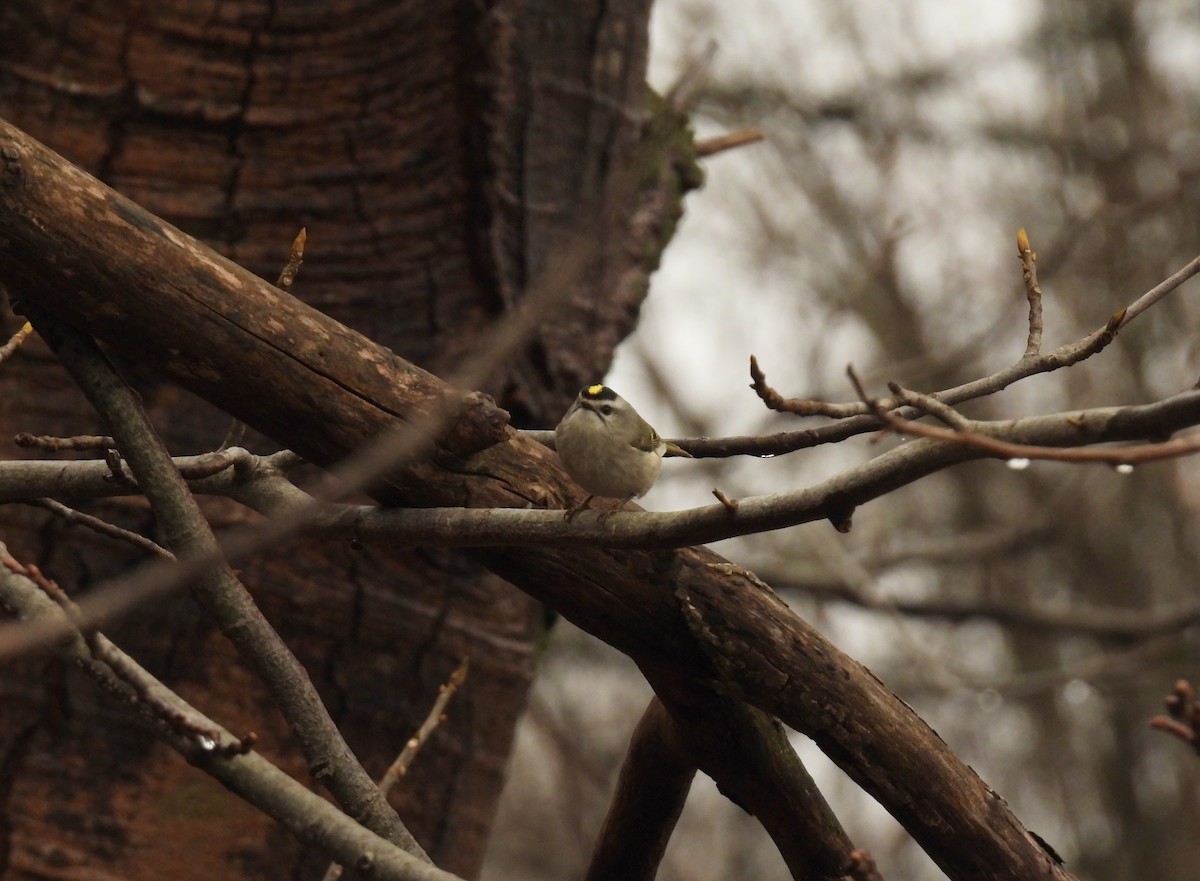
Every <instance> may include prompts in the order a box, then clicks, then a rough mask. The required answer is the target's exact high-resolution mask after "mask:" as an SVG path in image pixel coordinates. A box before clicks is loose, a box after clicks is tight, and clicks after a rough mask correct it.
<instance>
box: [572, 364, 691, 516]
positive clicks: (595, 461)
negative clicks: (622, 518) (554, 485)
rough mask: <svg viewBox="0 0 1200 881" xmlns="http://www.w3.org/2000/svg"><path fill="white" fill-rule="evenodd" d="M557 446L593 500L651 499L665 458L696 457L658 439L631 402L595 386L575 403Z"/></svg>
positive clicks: (579, 482)
mask: <svg viewBox="0 0 1200 881" xmlns="http://www.w3.org/2000/svg"><path fill="white" fill-rule="evenodd" d="M554 447H555V449H556V450H558V457H559V458H560V459H562V463H563V467H565V468H566V469H567V473H568V474H570V475H571V477H573V478H574V479H575V482H576V483H578V484H579V485H580V486H582V487H583V488H584V489H586V490H587V491H588V492H589V493H591V495H589V496H588V497H587V498H586V499H584V500H583V502H582V504H580V505H579V506H578V507H577V508H575V509H574V510H581V509H582V508H584V507H586V506H587V503H588V502H589V501H591V499H592V496H604V497H605V498H610V499H620V500H621V504H624V503H625V502H628V501H629V500H630V499H632V498H634V497H636V496H641V495H645V494H646V492H647V491H648V490H649V489H650V487H652V486H654V481H656V480H658V472H659V471H660V470H661V469H662V459H663V456H665V455H672V456H686V457H687V458H689V459H690V458H692V455H691V453H689V452H688V451H687V450H684V449H681V448H679V447H677V446H676V445H675V444H672V443H668V442H667V441H665V440H663V439H662V438H660V437H659V436H658V432H657V431H655V430H654V429H653V428H651V427H650V424H649V423H648V422H646V420H645V419H643V418H642V417H641V416H639V415H638V412H637V410H635V409H633V407H631V406H629V402H628V401H626V400H625V399H624V398H622V397H621V396H620V395H618V394H617V393H616V392H614V391H613V390H612V389H610V388H609V387H608V386H606V385H589V386H588V387H587V388H585V389H584V390H583V391H581V392H580V393H579V396H578V397H577V398H575V403H574V404H572V405H571V408H570V409H569V410H567V414H566V415H565V416H563V418H562V421H561V422H559V423H558V427H557V428H556V429H554Z"/></svg>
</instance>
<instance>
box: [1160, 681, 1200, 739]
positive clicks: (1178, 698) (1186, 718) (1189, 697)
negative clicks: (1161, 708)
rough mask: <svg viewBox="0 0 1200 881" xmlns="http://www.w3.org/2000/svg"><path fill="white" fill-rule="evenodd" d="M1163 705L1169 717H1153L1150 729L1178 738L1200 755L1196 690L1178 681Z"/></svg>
mask: <svg viewBox="0 0 1200 881" xmlns="http://www.w3.org/2000/svg"><path fill="white" fill-rule="evenodd" d="M1164 703H1165V704H1166V707H1167V713H1168V714H1169V715H1167V716H1155V717H1154V718H1153V719H1151V720H1150V727H1151V728H1156V729H1158V730H1159V731H1165V732H1167V733H1168V734H1172V735H1174V736H1175V737H1178V738H1179V739H1180V740H1182V741H1183V742H1184V743H1186V744H1187V745H1188V746H1190V747H1191V748H1192V749H1193V750H1195V751H1196V753H1197V754H1198V755H1200V701H1197V700H1196V689H1195V688H1193V687H1192V684H1191V683H1190V682H1188V681H1187V680H1186V679H1180V680H1178V681H1176V683H1175V687H1174V688H1173V689H1172V690H1171V693H1170V694H1169V695H1168V696H1167V698H1166V700H1165V701H1164Z"/></svg>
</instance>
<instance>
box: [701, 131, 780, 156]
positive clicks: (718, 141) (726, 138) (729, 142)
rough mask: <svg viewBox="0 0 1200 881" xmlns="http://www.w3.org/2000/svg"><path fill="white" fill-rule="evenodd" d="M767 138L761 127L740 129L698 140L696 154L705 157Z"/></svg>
mask: <svg viewBox="0 0 1200 881" xmlns="http://www.w3.org/2000/svg"><path fill="white" fill-rule="evenodd" d="M765 138H766V135H765V134H763V132H762V130H761V129H756V128H745V129H740V130H739V131H735V132H729V133H727V134H724V135H717V136H716V137H713V138H705V139H704V140H702V141H697V142H696V155H697V156H699V157H700V158H701V159H703V158H705V157H707V156H715V155H716V154H718V153H723V152H725V151H726V150H735V149H737V148H738V147H744V146H746V145H747V144H757V143H758V142H759V141H761V140H763V139H765Z"/></svg>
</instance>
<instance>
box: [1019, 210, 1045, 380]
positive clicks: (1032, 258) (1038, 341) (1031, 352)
mask: <svg viewBox="0 0 1200 881" xmlns="http://www.w3.org/2000/svg"><path fill="white" fill-rule="evenodd" d="M1017 256H1018V257H1019V258H1020V260H1021V278H1022V280H1023V281H1024V282H1025V297H1026V299H1028V300H1029V338H1028V340H1027V341H1026V343H1025V356H1024V357H1025V358H1034V357H1036V356H1037V355H1038V353H1039V352H1041V350H1042V288H1041V286H1040V285H1038V278H1037V254H1035V253H1034V252H1033V249H1032V248H1031V247H1030V246H1029V236H1028V235H1026V233H1025V229H1024V227H1022V228H1021V229H1019V230H1017Z"/></svg>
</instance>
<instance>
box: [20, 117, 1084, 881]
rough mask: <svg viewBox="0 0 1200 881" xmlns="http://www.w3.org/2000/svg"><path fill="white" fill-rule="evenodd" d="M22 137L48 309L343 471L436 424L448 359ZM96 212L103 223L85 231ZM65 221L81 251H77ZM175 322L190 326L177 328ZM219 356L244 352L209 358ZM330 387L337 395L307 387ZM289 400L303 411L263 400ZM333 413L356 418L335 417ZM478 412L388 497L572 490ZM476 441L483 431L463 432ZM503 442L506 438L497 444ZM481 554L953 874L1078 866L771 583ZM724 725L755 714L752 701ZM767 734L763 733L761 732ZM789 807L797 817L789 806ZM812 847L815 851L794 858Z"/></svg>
mask: <svg viewBox="0 0 1200 881" xmlns="http://www.w3.org/2000/svg"><path fill="white" fill-rule="evenodd" d="M0 150H10V151H12V152H13V153H14V155H15V157H16V158H15V159H13V160H12V161H13V162H14V163H15V164H16V165H18V166H19V167H20V170H19V173H18V175H17V176H18V177H19V178H20V181H19V182H18V185H16V186H13V187H10V188H9V189H7V190H5V189H3V188H0V193H4V195H3V196H2V197H0V241H3V242H4V243H5V244H4V250H3V251H0V257H4V258H8V259H7V263H6V265H7V268H6V270H5V272H6V279H5V280H6V281H8V282H10V283H12V284H14V285H15V286H16V287H18V288H19V289H20V290H21V291H22V292H23V296H25V297H26V298H28V300H29V301H31V302H36V303H37V304H38V307H39V308H41V309H44V310H47V311H49V312H52V313H53V314H54V315H55V316H57V317H58V318H60V319H61V320H64V321H68V322H71V323H73V324H75V325H76V326H78V327H86V328H87V329H88V330H89V331H90V332H91V333H94V334H96V335H97V336H98V337H99V338H100V339H102V340H104V341H105V342H106V343H107V344H108V345H110V346H112V347H113V348H115V349H118V350H124V351H127V352H132V351H133V350H135V349H136V357H137V358H138V359H139V360H140V361H141V362H143V363H145V364H148V365H149V366H150V367H151V368H152V369H153V370H155V371H161V372H163V373H165V374H166V375H168V376H171V377H172V378H173V379H175V380H176V381H178V382H180V383H181V384H184V385H186V386H188V387H189V388H192V389H193V390H194V391H196V392H197V393H199V394H201V395H203V396H205V397H208V398H211V399H212V400H213V401H214V402H216V403H218V404H219V405H220V406H222V407H224V408H227V409H228V410H230V412H233V413H234V414H235V415H237V416H239V417H241V418H243V419H245V420H246V421H248V422H249V423H250V424H252V425H254V426H255V427H257V428H258V429H260V430H262V431H264V432H266V433H267V434H271V435H275V436H280V437H283V436H286V437H287V439H288V441H289V442H290V443H291V445H292V446H293V448H294V449H296V450H297V451H298V452H300V453H301V454H303V455H305V456H307V457H309V458H311V459H312V460H313V461H314V462H316V463H318V464H322V465H331V464H333V463H334V462H336V461H338V460H340V459H342V458H343V457H344V456H346V455H349V454H350V453H351V452H353V451H354V450H356V449H358V448H359V447H361V446H362V445H363V444H364V443H366V442H367V441H369V440H370V439H371V438H372V437H376V436H378V434H379V433H380V431H381V430H383V429H384V428H386V427H388V426H389V425H392V424H394V423H395V422H397V421H400V420H408V421H412V420H416V419H419V418H420V417H421V415H422V413H423V412H425V411H426V410H427V408H428V402H429V400H430V399H431V397H437V392H438V390H439V388H440V385H439V382H438V380H436V379H435V378H434V377H432V376H431V375H429V374H427V373H425V372H424V371H421V370H420V369H419V368H417V367H415V366H414V365H411V364H409V363H407V362H406V361H404V360H403V359H401V358H399V357H397V356H395V355H392V354H391V353H389V352H387V351H386V350H383V349H381V348H380V347H378V346H375V345H374V344H372V343H370V342H369V341H367V340H365V339H361V338H358V337H356V336H355V335H353V334H352V333H351V332H349V331H347V330H345V329H343V328H340V327H338V326H337V325H336V324H335V323H334V322H333V321H331V320H330V319H328V318H327V317H325V316H322V315H320V314H319V313H315V312H313V311H311V310H309V309H307V307H304V306H303V305H302V304H299V303H296V302H294V301H293V300H291V298H289V297H287V296H286V295H283V294H281V293H280V292H278V291H276V290H274V289H272V288H271V287H270V286H268V285H265V284H263V283H262V282H260V281H258V280H257V279H255V278H254V277H252V276H250V275H249V274H247V273H244V272H243V271H241V270H240V269H239V268H238V267H236V266H234V265H232V264H230V263H228V262H225V261H222V260H220V259H219V258H217V257H216V256H215V255H212V254H211V253H209V252H208V251H207V250H206V249H204V248H203V247H201V246H200V245H199V244H198V243H194V242H192V241H189V240H187V239H185V238H183V237H182V236H181V234H179V233H178V231H175V230H172V229H171V228H169V227H166V226H165V225H163V224H162V223H161V222H160V221H158V220H157V219H155V218H153V217H151V216H149V215H147V214H146V213H145V212H144V211H142V210H141V209H139V208H138V207H137V206H135V205H133V204H132V203H129V202H128V201H127V200H124V199H122V198H121V197H119V196H117V195H116V194H113V193H111V192H109V191H107V190H105V189H104V188H103V187H101V186H99V185H98V184H97V183H95V182H94V181H91V180H89V179H88V178H87V177H86V176H85V175H82V174H80V173H79V172H77V171H73V170H72V169H70V168H69V167H67V166H66V165H65V164H64V163H62V162H61V161H60V160H58V159H57V157H54V156H53V155H52V154H48V153H46V152H45V151H43V150H42V149H41V148H40V146H39V145H37V144H36V143H34V142H32V141H30V140H29V139H28V138H26V137H25V136H23V135H22V134H21V133H20V132H17V131H15V130H13V129H11V128H0ZM81 226H86V227H87V233H86V235H74V234H73V232H72V231H76V232H77V231H78V230H80V228H81ZM59 237H63V238H66V237H71V238H72V239H73V241H72V247H71V248H69V249H63V250H62V251H60V252H58V253H55V248H54V244H55V241H56V240H57V239H58V238H59ZM147 266H151V267H155V268H154V270H153V271H150V272H147V271H146V267H147ZM65 278H69V279H70V281H71V284H70V288H69V289H67V288H66V287H65V286H64V285H63V283H62V282H63V280H64V279H65ZM165 318H169V322H171V323H174V324H179V325H183V326H185V327H189V332H181V331H179V330H174V331H172V330H171V328H170V326H169V325H168V324H165V323H164V320H165ZM214 329H216V330H217V331H219V335H212V334H213V333H214ZM212 350H219V351H220V352H221V353H222V357H220V358H212V359H210V360H209V362H208V363H205V364H204V365H203V369H197V368H196V367H195V366H194V365H195V364H196V363H198V362H203V361H204V360H205V352H207V351H212ZM364 362H369V363H370V365H371V367H372V370H363V369H361V367H362V364H363V363H364ZM289 377H291V378H290V379H289ZM295 377H299V378H298V379H297V378H295ZM313 383H316V384H318V385H320V386H321V387H322V389H323V390H324V391H323V393H322V394H319V395H313V394H311V392H306V391H305V389H308V388H310V384H313ZM431 393H432V394H431ZM444 393H445V394H447V395H449V394H452V392H451V390H450V389H445V390H444ZM292 394H295V397H291V398H290V399H289V397H288V396H289V395H292ZM331 396H336V400H331V399H330V397H331ZM276 397H278V398H282V399H284V400H285V401H287V406H281V405H278V404H276V405H272V406H263V405H260V403H259V402H261V401H266V400H267V399H270V398H276ZM330 408H332V412H337V413H338V414H339V418H337V419H334V420H324V421H322V419H321V414H324V413H327V412H331V410H330ZM393 414H396V415H393ZM463 418H464V419H465V420H467V421H469V422H473V423H475V430H464V428H463V426H457V427H455V428H454V429H453V431H451V432H450V433H449V434H448V435H447V437H446V438H444V439H442V440H440V441H439V442H437V443H436V444H435V446H434V448H433V449H432V450H431V451H430V452H431V453H432V455H431V456H428V457H425V458H422V459H420V460H419V461H417V462H415V463H412V464H410V465H409V466H408V467H406V468H405V469H403V470H402V471H400V472H398V473H396V474H393V475H392V476H391V477H389V479H388V480H387V481H386V482H385V483H384V484H383V485H382V486H380V487H378V488H376V489H375V490H373V494H374V495H376V497H377V498H379V499H380V500H381V501H384V502H387V503H392V504H405V505H422V506H425V505H451V506H454V505H459V506H461V505H467V506H472V507H526V506H530V505H532V506H535V507H551V506H562V505H563V504H564V503H565V502H567V501H568V500H569V499H570V497H571V492H572V488H571V484H570V483H569V481H568V480H567V479H566V477H565V475H564V474H563V473H562V472H561V470H560V469H559V468H558V467H557V464H556V462H555V460H554V459H553V457H552V455H551V454H550V453H548V452H547V451H545V450H544V449H542V448H541V447H539V446H538V445H536V444H534V443H532V442H531V441H529V440H528V439H526V438H524V437H523V436H521V435H519V434H518V433H515V432H512V431H511V430H510V429H507V428H504V427H503V426H502V425H501V424H500V422H499V421H498V420H496V419H495V417H494V411H492V410H491V409H490V408H489V407H487V406H477V407H476V408H475V409H474V410H472V411H468V412H466V413H464V416H463ZM284 419H286V422H285V423H283V422H281V420H284ZM464 437H467V438H472V439H474V442H469V443H466V444H465V445H463V444H461V443H460V440H461V439H462V438H464ZM489 437H495V438H496V439H497V441H498V442H496V443H494V444H492V445H490V446H489V445H486V443H487V439H488V438H489ZM473 558H474V559H476V560H479V561H481V562H483V563H484V564H485V565H486V566H487V567H488V568H489V569H491V570H492V571H493V572H496V573H497V574H499V575H501V576H502V577H504V578H506V579H508V580H509V581H511V582H512V583H514V584H516V585H518V586H520V587H521V588H522V590H524V591H526V592H528V593H529V594H531V595H532V596H534V597H536V598H538V599H539V600H542V601H544V602H546V603H547V604H549V605H551V606H552V607H553V608H555V609H556V610H557V611H559V612H561V613H562V614H563V615H565V616H566V617H568V618H570V619H571V620H573V621H575V622H576V623H577V624H579V625H580V626H582V627H583V628H584V629H586V630H588V631H590V632H591V633H593V634H594V635H596V636H598V637H599V638H601V639H604V640H605V641H607V642H609V643H610V644H612V645H614V646H615V647H617V648H618V649H620V650H622V651H624V652H626V653H627V654H629V655H630V656H631V657H633V658H634V659H635V660H636V661H637V663H638V664H639V666H640V667H641V669H642V670H643V672H644V673H645V675H646V676H647V678H648V680H649V681H650V683H651V684H652V685H653V686H654V688H655V691H656V693H657V694H658V696H659V697H660V698H661V699H662V700H663V701H664V703H665V705H666V707H667V708H668V710H669V711H671V712H672V715H673V716H675V715H676V714H677V713H678V714H679V717H680V718H692V719H695V718H702V717H701V716H697V715H695V714H688V713H687V710H688V709H689V707H697V706H699V707H703V705H704V704H705V702H706V698H705V696H706V695H709V696H710V697H711V698H713V702H714V704H716V703H719V701H717V700H716V699H717V698H724V697H732V698H735V699H738V700H741V701H745V702H746V703H747V704H749V705H750V706H752V707H754V708H757V709H758V710H762V711H765V712H766V713H768V714H770V715H774V716H777V717H778V718H779V719H780V720H782V721H783V722H785V723H786V724H788V725H790V726H791V727H793V728H795V729H797V730H799V731H801V732H803V733H805V734H807V735H809V736H810V737H812V738H813V739H814V740H815V741H816V742H817V743H818V744H819V745H820V746H821V747H822V748H823V749H824V750H825V751H826V753H827V754H829V755H830V756H831V758H833V759H834V760H835V761H836V762H838V764H840V765H841V766H842V767H843V768H844V769H845V770H846V771H847V772H848V773H849V774H851V776H853V777H854V778H855V780H857V781H858V782H859V783H860V784H861V785H862V786H863V787H864V789H866V790H867V791H868V792H869V793H871V794H872V795H873V796H874V797H875V798H877V799H878V800H879V801H880V802H881V803H882V804H883V805H884V806H885V807H887V808H888V810H890V811H891V812H892V813H893V815H894V816H896V818H897V819H898V820H899V821H900V822H901V823H903V824H904V825H905V827H906V828H907V829H908V830H909V832H911V833H912V834H913V835H914V837H915V838H916V839H917V841H918V842H919V843H920V844H921V845H922V846H923V847H924V848H925V849H926V851H927V852H928V853H929V854H930V856H931V857H932V858H933V859H934V860H935V861H937V863H938V864H939V865H940V866H941V867H942V868H943V869H944V870H945V871H946V872H947V874H948V875H949V876H950V877H951V878H954V879H1017V878H1020V879H1035V878H1036V879H1066V878H1069V877H1070V876H1069V875H1068V874H1067V873H1066V872H1065V871H1064V870H1063V869H1062V868H1061V866H1059V865H1058V864H1057V862H1056V860H1055V859H1054V858H1053V856H1052V855H1051V854H1050V853H1048V852H1047V851H1046V850H1045V849H1044V848H1043V847H1042V845H1041V844H1040V843H1039V842H1038V841H1037V839H1036V838H1035V837H1034V836H1032V835H1031V834H1030V833H1029V832H1028V831H1026V830H1025V829H1024V827H1023V826H1022V825H1021V823H1020V822H1019V821H1018V820H1017V818H1016V817H1014V816H1013V815H1012V813H1011V812H1010V811H1009V810H1008V808H1007V806H1006V805H1005V803H1004V801H1003V800H1002V799H1001V798H1000V797H999V796H998V795H996V794H995V793H994V792H992V791H991V790H990V789H989V788H988V787H987V786H986V785H985V784H984V783H983V782H982V781H980V780H979V778H978V777H977V776H976V775H975V774H974V772H973V771H972V770H971V769H970V768H969V767H967V766H966V765H964V764H963V763H962V762H961V761H959V760H958V759H957V758H956V757H955V756H954V755H953V753H951V752H950V750H949V749H948V748H947V746H946V745H945V744H944V743H943V742H942V741H941V740H940V738H938V736H937V735H936V734H935V733H934V732H933V731H932V730H930V729H929V727H928V726H927V725H926V724H925V723H924V722H923V721H922V720H921V719H920V718H919V717H917V716H916V715H915V714H914V713H913V712H912V710H911V709H910V708H909V707H908V706H907V705H905V704H904V703H903V702H902V701H900V700H899V699H898V698H896V697H895V696H894V695H892V694H891V693H890V692H889V691H888V690H887V689H886V688H885V687H884V686H883V685H882V684H881V683H880V682H879V681H878V680H876V679H875V678H874V677H873V676H872V675H871V674H870V672H869V671H867V670H866V669H865V668H863V667H861V665H859V664H857V663H856V662H854V661H853V660H852V659H850V658H849V657H847V656H846V655H844V654H843V653H841V652H840V651H838V650H837V649H836V648H835V647H834V646H832V645H830V644H829V643H828V642H827V641H826V640H825V639H824V638H823V637H822V636H821V635H820V634H819V633H818V632H816V631H815V630H813V629H812V628H811V627H809V626H808V625H807V624H806V623H805V622H803V621H802V620H800V619H799V618H797V617H796V616H795V615H794V614H793V613H791V611H790V610H789V609H788V608H787V606H786V605H785V604H784V603H783V602H782V601H781V600H779V598H778V597H777V596H775V594H774V593H773V592H772V591H770V589H769V588H767V587H766V586H765V585H762V584H761V583H760V582H758V581H757V580H756V579H754V578H753V577H752V576H750V575H749V574H748V573H744V572H743V571H741V570H740V569H738V568H737V567H735V566H732V565H731V564H729V563H728V562H726V561H724V560H722V559H721V558H720V557H719V556H717V555H716V554H714V553H712V552H710V551H708V550H707V549H705V548H685V549H680V550H673V551H616V550H609V549H605V548H603V547H595V548H582V549H580V548H573V549H554V548H491V549H486V550H480V551H478V552H476V553H474V554H473ZM722 721H723V722H728V723H729V724H731V725H734V724H735V721H736V720H735V714H732V713H731V714H729V715H728V716H723V717H722ZM754 724H757V723H754ZM752 729H753V725H750V726H745V725H743V726H742V727H741V728H740V729H738V730H740V731H742V732H749V731H751V730H752ZM684 733H685V736H687V735H686V731H685V732H684ZM767 736H768V733H767V732H762V731H761V729H760V734H759V735H758V740H757V741H756V743H757V744H760V745H761V744H762V743H764V742H765V739H766V737H767ZM696 752H697V756H698V757H701V756H702V754H703V752H704V751H703V749H701V748H700V747H699V745H698V746H697V749H696ZM765 764H766V765H772V764H773V763H772V762H767V763H765ZM768 773H774V772H771V771H769V770H768ZM811 797H812V796H811V795H807V796H805V798H811ZM802 807H803V808H805V810H808V811H809V812H810V813H813V814H815V815H820V814H821V813H822V812H821V811H819V810H809V808H811V805H808V806H805V805H794V806H792V807H791V808H789V807H787V806H786V805H784V806H783V807H782V808H779V807H777V808H776V809H775V810H777V811H778V810H781V809H782V810H793V811H795V816H796V817H797V818H799V816H800V814H801V810H800V808H802ZM818 822H819V823H823V822H824V821H823V820H820V819H819V820H818ZM772 823H773V824H775V825H776V826H777V828H778V827H782V826H784V825H785V824H783V823H781V822H780V821H779V816H778V814H773V816H772ZM777 834H783V833H777ZM821 844H822V846H824V845H826V844H828V843H827V842H822V843H821ZM846 856H847V859H848V858H849V854H848V853H847V854H846ZM810 860H813V855H812V854H811V852H810V853H805V854H795V855H793V859H790V860H789V862H790V863H792V864H793V865H795V864H796V863H798V862H804V861H810ZM818 862H819V860H818ZM825 865H828V864H827V863H825Z"/></svg>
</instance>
